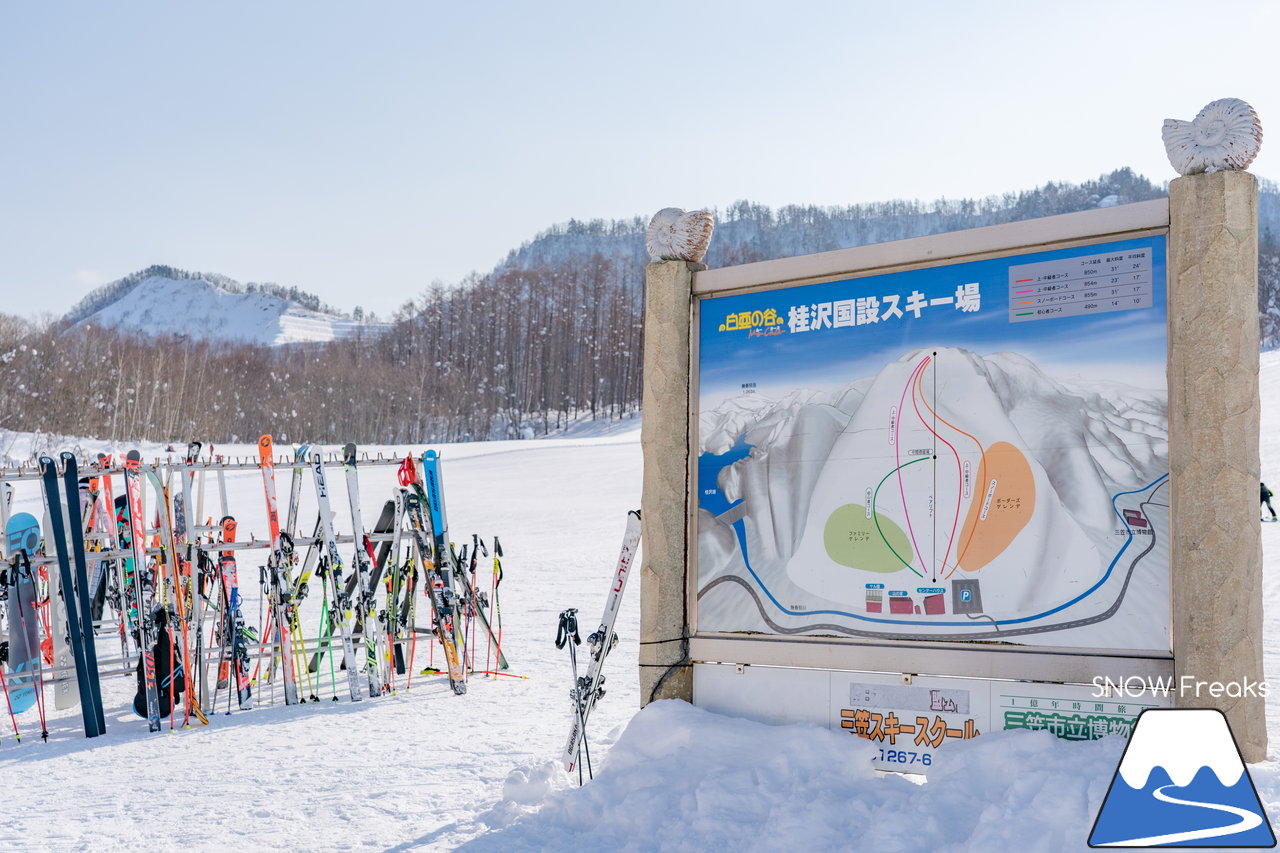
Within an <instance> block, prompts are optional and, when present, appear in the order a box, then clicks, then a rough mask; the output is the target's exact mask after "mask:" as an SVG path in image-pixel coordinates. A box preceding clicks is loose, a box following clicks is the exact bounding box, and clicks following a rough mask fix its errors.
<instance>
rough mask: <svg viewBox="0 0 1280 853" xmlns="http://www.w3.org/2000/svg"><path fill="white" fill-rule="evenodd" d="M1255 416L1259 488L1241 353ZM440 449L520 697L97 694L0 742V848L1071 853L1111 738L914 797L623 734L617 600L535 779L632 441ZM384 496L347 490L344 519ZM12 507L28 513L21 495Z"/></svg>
mask: <svg viewBox="0 0 1280 853" xmlns="http://www.w3.org/2000/svg"><path fill="white" fill-rule="evenodd" d="M1262 395H1263V429H1262V434H1263V438H1262V467H1263V473H1264V477H1265V476H1266V475H1267V474H1271V475H1272V476H1274V477H1276V479H1277V480H1280V353H1268V354H1264V355H1263V370H1262ZM84 446H85V448H86V449H90V450H92V449H95V448H93V447H91V446H90V444H88V443H85V444H84ZM440 449H441V451H442V452H443V454H444V458H445V464H446V488H447V495H448V500H449V521H450V527H451V530H452V532H453V533H454V536H455V539H456V540H457V541H459V542H463V541H469V539H470V534H471V533H472V532H475V533H479V534H481V535H482V536H485V537H486V538H491V537H492V536H493V534H495V533H496V534H498V535H499V536H500V537H501V538H502V543H503V547H504V549H505V551H506V555H507V556H506V558H505V560H504V566H505V569H506V581H505V582H504V585H503V587H502V593H503V594H502V608H503V623H504V626H505V634H504V646H505V648H506V651H507V654H508V656H509V657H510V659H511V664H512V667H513V671H515V672H517V673H519V674H522V675H527V676H528V679H527V680H517V679H499V680H497V681H494V680H488V679H483V678H474V679H473V680H472V682H471V686H470V689H469V692H468V693H467V694H466V695H465V696H460V697H459V696H454V695H452V694H451V693H450V691H449V690H448V687H447V685H446V684H445V683H444V682H443V680H442V679H441V678H439V677H434V678H433V677H420V676H415V680H414V683H413V687H412V690H411V691H408V692H405V691H403V690H401V692H400V693H398V694H397V695H396V696H392V697H384V698H380V699H373V700H370V699H366V700H364V701H363V702H361V703H359V704H351V703H348V702H345V701H344V702H339V703H333V702H329V701H327V699H326V701H323V702H321V703H318V704H307V705H304V706H301V707H291V708H286V707H282V706H279V707H262V708H258V709H255V710H253V711H251V712H245V713H239V712H237V713H233V714H231V715H229V716H228V715H222V714H218V715H215V716H213V717H211V721H210V725H209V726H208V727H207V728H206V727H193V728H192V729H190V730H187V731H182V730H179V731H177V732H175V733H173V734H169V733H168V731H167V727H166V730H165V732H164V733H161V734H158V735H149V734H148V733H147V731H146V725H145V723H144V722H143V721H141V720H139V719H138V718H137V717H135V716H133V715H132V713H131V712H130V711H129V710H127V708H126V704H127V700H128V698H129V697H130V695H131V694H132V691H133V686H132V679H129V678H123V677H121V678H116V679H111V680H109V681H108V682H107V685H106V689H107V695H106V699H107V705H108V721H107V725H108V731H107V734H106V735H105V736H104V737H102V738H99V739H97V740H93V741H90V740H85V739H84V738H83V737H82V736H81V734H80V721H79V716H78V713H77V712H75V711H69V712H59V714H58V715H57V717H56V719H55V720H54V722H53V724H52V725H51V736H50V740H49V743H48V744H42V743H40V742H39V740H38V738H33V737H32V736H31V733H30V726H31V725H32V724H31V720H32V719H33V718H34V717H33V714H34V712H28V713H27V714H26V715H23V722H24V723H25V724H26V725H27V727H28V728H27V732H26V734H25V735H24V739H23V743H22V744H20V745H19V744H14V742H13V740H12V737H6V738H5V739H4V740H3V741H0V790H2V791H3V792H4V795H5V800H6V808H5V809H4V810H3V816H2V817H0V849H4V850H10V849H12V850H94V851H100V850H134V849H140V848H146V849H176V848H183V849H187V850H223V849H227V848H228V847H233V848H235V849H246V850H257V849H274V850H319V849H324V850H451V849H457V848H461V849H464V850H474V851H512V850H573V851H611V850H635V851H644V850H662V851H667V850H671V851H685V850H687V851H709V850H725V851H728V850H733V851H757V850H758V851H773V850H780V849H796V850H872V851H921V853H924V851H937V850H943V851H983V853H986V851H1083V850H1087V849H1088V848H1087V846H1086V843H1085V839H1086V838H1087V836H1088V834H1089V831H1090V829H1091V828H1092V825H1093V820H1094V816H1095V815H1096V813H1097V810H1098V808H1099V806H1100V805H1101V802H1102V799H1103V797H1104V795H1105V793H1106V790H1107V786H1108V784H1109V783H1110V781H1111V777H1112V774H1113V773H1114V771H1115V769H1116V765H1117V763H1118V761H1119V758H1120V755H1121V753H1122V751H1123V748H1124V742H1123V741H1121V740H1117V739H1110V740H1103V741H1097V742H1092V743H1084V744H1078V743H1067V742H1064V741H1059V740H1056V739H1054V738H1053V737H1051V736H1050V735H1049V734H1047V733H1045V732H1025V731H1022V732H1007V733H987V734H984V735H983V736H982V737H980V738H977V739H974V740H972V741H968V742H962V743H958V744H956V745H954V746H952V747H948V750H947V761H946V762H945V763H943V764H941V765H940V766H939V767H937V768H935V769H934V771H933V772H932V774H931V776H930V778H929V780H928V781H927V782H925V783H923V784H922V783H921V782H920V781H919V780H918V779H911V778H907V777H902V776H896V775H884V774H878V773H875V772H873V771H871V770H870V769H869V767H868V761H869V757H870V753H871V749H870V747H869V745H868V744H867V743H865V742H862V741H859V740H858V739H856V738H852V737H849V736H847V735H842V734H838V733H833V732H830V731H827V730H825V729H820V728H815V727H808V726H795V725H790V726H769V725H763V724H760V723H755V722H750V721H746V720H738V719H732V718H727V717H721V716H717V715H714V714H710V713H708V712H705V711H702V710H699V709H696V708H691V707H689V706H687V705H684V704H682V703H678V702H659V703H655V704H654V705H651V706H650V707H649V708H647V709H646V710H644V711H643V712H641V713H636V709H637V706H638V703H639V701H638V700H639V697H638V687H637V673H636V660H637V645H636V636H637V632H638V622H639V620H638V600H639V590H638V588H632V589H630V590H629V591H628V593H629V594H628V597H627V599H626V601H625V603H624V606H623V610H622V614H621V617H620V619H619V625H618V630H619V633H620V634H621V636H622V638H623V642H622V644H621V645H620V646H619V647H618V648H617V649H616V650H615V652H614V653H613V655H611V656H610V658H609V661H608V665H607V666H606V670H605V672H606V675H607V676H608V686H609V694H608V696H607V697H606V698H605V699H604V700H602V701H601V703H600V704H599V705H598V706H597V709H596V711H595V713H594V715H593V716H592V719H591V723H590V727H589V730H590V734H591V737H592V739H591V747H592V758H593V761H594V764H595V769H596V779H595V781H594V782H591V783H589V784H588V785H586V786H585V787H583V788H581V789H579V788H578V787H577V786H576V783H573V782H571V781H570V780H568V779H567V778H565V775H564V774H563V772H562V771H561V770H560V768H559V764H558V762H557V761H556V753H557V751H558V750H559V749H560V747H561V746H562V744H563V743H564V740H565V738H566V736H567V719H566V717H567V713H568V712H567V707H566V706H567V697H566V694H567V690H568V688H569V674H568V673H569V663H568V656H567V654H566V653H565V652H564V651H560V650H557V649H556V648H555V647H554V645H553V642H552V640H553V637H554V634H555V627H556V615H557V614H558V613H559V611H560V610H562V609H563V608H565V607H569V606H576V607H579V608H580V609H581V610H582V618H583V623H584V626H586V625H590V624H592V623H593V622H594V621H595V620H596V619H597V618H598V613H599V611H600V609H601V608H602V607H603V605H604V596H605V589H604V587H605V583H606V578H607V576H608V574H609V572H610V570H611V568H612V566H613V563H614V561H615V560H616V558H617V551H618V547H619V544H620V538H621V535H622V530H623V526H624V521H625V513H626V511H627V510H628V509H631V508H634V507H635V506H637V505H638V502H639V498H640V471H641V457H640V448H639V443H638V432H636V431H635V430H631V431H629V432H622V433H619V434H614V435H608V436H599V437H593V438H569V439H553V440H547V441H538V442H498V443H491V444H470V445H451V446H444V447H441V448H440ZM222 450H226V452H231V453H235V452H237V451H236V450H231V449H229V448H227V449H220V452H222ZM238 450H239V452H241V453H243V454H244V455H248V453H249V451H250V448H247V447H246V448H240V449H238ZM158 451H159V448H148V449H147V453H146V455H155V454H156V453H157V452H158ZM390 476H391V475H390V473H389V471H388V470H387V469H370V470H368V471H366V472H364V473H363V474H362V477H361V488H362V492H363V495H364V509H365V514H366V518H368V519H370V520H371V519H372V517H373V515H374V514H376V511H377V502H378V501H380V500H381V499H382V498H383V497H384V496H385V494H389V492H390V489H391V480H390ZM285 479H286V478H285V477H283V476H282V477H281V480H282V484H283V481H284V480H285ZM1272 485H1273V486H1274V485H1275V484H1274V483H1273V484H1272ZM283 488H284V487H283V485H282V490H283ZM230 496H231V502H232V505H233V508H234V509H235V510H236V512H237V515H239V516H240V518H241V524H242V529H245V530H249V531H253V532H255V533H257V534H258V535H259V537H261V536H262V535H263V534H262V533H261V532H260V531H261V530H263V529H265V528H264V524H263V522H262V515H261V511H260V510H259V509H258V506H259V505H260V504H261V503H262V500H261V484H260V479H259V478H257V476H256V475H251V476H245V475H241V476H237V477H234V478H232V480H231V482H230ZM335 500H336V503H337V504H338V505H343V506H344V504H343V496H342V494H341V493H340V494H339V495H338V496H337V497H336V498H335ZM18 503H19V506H18V507H17V508H18V509H23V508H25V509H28V510H30V509H33V508H34V507H36V506H37V503H36V497H35V494H34V493H30V492H23V493H20V494H19V496H18ZM310 506H311V505H310V504H305V503H304V514H303V518H306V517H307V516H306V512H307V511H311V512H314V510H313V509H310V510H308V507H310ZM338 515H339V518H340V519H343V518H344V517H345V516H344V513H343V512H342V511H339V513H338ZM341 529H342V530H346V529H349V524H348V525H346V526H343V527H342V528H341ZM1263 545H1264V552H1265V560H1266V575H1265V581H1264V584H1265V596H1266V611H1265V619H1266V624H1265V636H1264V643H1265V645H1266V647H1267V654H1266V660H1265V663H1266V670H1267V675H1268V680H1269V681H1270V683H1272V684H1277V685H1280V525H1265V526H1264V528H1263ZM244 562H245V561H243V560H242V566H243V565H244ZM241 571H242V574H243V573H244V571H245V570H244V569H243V568H242V569H241ZM256 604H257V603H256V600H255V599H250V600H249V602H248V606H249V607H250V609H251V610H252V608H254V607H256ZM103 642H105V640H104V641H103ZM106 647H107V646H105V645H104V646H103V648H106ZM421 663H422V662H421V660H420V661H419V664H420V665H421ZM325 695H326V696H327V694H325ZM1267 711H1268V727H1269V730H1270V732H1271V739H1272V747H1271V757H1270V759H1269V760H1268V761H1266V762H1264V763H1261V764H1258V765H1253V766H1251V767H1250V773H1251V776H1252V778H1253V781H1254V782H1255V784H1256V785H1257V788H1258V791H1259V794H1260V796H1261V798H1262V801H1263V804H1264V806H1265V807H1266V808H1267V810H1268V812H1269V814H1270V816H1271V817H1272V819H1273V822H1274V821H1275V819H1276V816H1277V815H1280V691H1275V692H1273V693H1272V695H1271V697H1270V698H1269V699H1268V706H1267ZM5 722H7V721H5Z"/></svg>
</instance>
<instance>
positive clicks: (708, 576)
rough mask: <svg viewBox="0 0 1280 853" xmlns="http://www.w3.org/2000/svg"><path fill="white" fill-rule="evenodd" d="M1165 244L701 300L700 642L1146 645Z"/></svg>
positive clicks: (1156, 579) (1153, 556)
mask: <svg viewBox="0 0 1280 853" xmlns="http://www.w3.org/2000/svg"><path fill="white" fill-rule="evenodd" d="M1165 280H1166V272H1165V243H1164V238H1163V237H1146V238H1141V239H1136V240H1129V241H1123V242H1113V243H1104V244H1094V245H1088V246H1080V247H1076V248H1072V249H1064V250H1057V251H1052V252H1037V253H1027V254H1021V255H1014V256H1007V257H1002V258H997V259H991V260H983V261H975V262H969V263H963V264H953V265H950V266H940V267H933V268H927V269H914V270H909V271H905V272H899V273H892V274H887V275H879V276H870V277H863V278H855V279H849V280H845V281H836V282H828V283H820V284H810V285H803V286H799V287H791V288H785V289H775V290H767V291H757V292H752V293H747V294H739V295H733V296H723V297H708V298H704V299H702V300H701V301H700V303H699V306H698V350H697V361H696V364H697V375H698V400H697V436H698V445H697V446H698V459H697V474H696V492H695V494H696V498H697V506H698V510H697V544H698V561H697V567H698V603H697V625H698V630H699V631H703V632H763V633H772V634H815V635H839V636H853V637H867V638H889V639H927V640H931V641H937V640H943V641H948V640H949V641H984V642H1007V643H1022V644H1033V645H1042V646H1055V647H1080V648H1107V649H1123V650H1141V651H1154V652H1168V651H1169V648H1170V636H1169V604H1168V602H1169V558H1168V504H1169V491H1168V412H1167V408H1168V392H1167V386H1166V380H1165V365H1166V359H1167V333H1166V307H1165V305H1166V291H1165V287H1166V285H1165Z"/></svg>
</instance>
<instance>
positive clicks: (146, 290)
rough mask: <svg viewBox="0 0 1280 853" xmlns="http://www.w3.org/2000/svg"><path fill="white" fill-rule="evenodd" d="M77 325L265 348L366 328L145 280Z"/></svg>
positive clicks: (196, 284)
mask: <svg viewBox="0 0 1280 853" xmlns="http://www.w3.org/2000/svg"><path fill="white" fill-rule="evenodd" d="M77 325H78V326H100V327H108V328H114V329H118V330H119V331H122V332H141V333H142V334H146V335H154V334H156V333H157V330H163V331H164V333H165V334H166V335H177V336H179V337H186V338H190V339H192V340H204V341H234V342H237V343H253V344H261V345H264V346H277V345H280V344H294V343H305V342H309V341H311V342H322V341H331V340H334V339H335V338H341V337H345V336H347V335H350V334H353V333H354V332H355V331H357V330H358V329H361V328H364V326H363V325H362V324H361V323H359V322H357V321H355V320H352V319H348V318H345V317H338V316H335V315H333V314H322V313H320V312H318V311H312V310H310V309H307V308H303V307H302V306H301V305H298V304H297V303H294V302H290V301H289V300H287V299H281V298H280V297H278V296H273V295H271V294H269V293H263V292H254V293H228V292H227V291H225V290H223V289H221V288H219V287H217V286H216V285H214V284H211V283H209V282H207V281H203V280H201V279H184V280H175V279H171V278H165V277H164V276H159V275H153V276H150V277H148V278H145V279H143V280H142V281H141V282H139V283H138V285H137V286H136V287H134V288H133V289H132V290H130V291H129V292H128V293H127V294H125V295H124V296H122V297H121V298H120V299H117V300H116V301H114V302H112V303H111V304H110V305H107V306H106V307H104V308H102V309H100V310H99V311H97V312H95V313H93V314H91V315H90V316H88V317H86V318H84V319H83V320H81V321H80V322H79V323H78V324H77Z"/></svg>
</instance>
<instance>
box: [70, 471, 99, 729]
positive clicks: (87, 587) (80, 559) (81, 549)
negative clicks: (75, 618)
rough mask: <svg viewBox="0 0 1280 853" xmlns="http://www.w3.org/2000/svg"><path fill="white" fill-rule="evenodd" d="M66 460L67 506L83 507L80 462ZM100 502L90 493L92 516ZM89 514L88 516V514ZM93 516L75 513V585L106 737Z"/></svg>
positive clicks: (95, 702) (96, 706)
mask: <svg viewBox="0 0 1280 853" xmlns="http://www.w3.org/2000/svg"><path fill="white" fill-rule="evenodd" d="M59 458H60V459H61V460H62V486H63V489H64V491H66V493H67V506H68V508H71V507H80V506H82V504H81V503H80V501H79V490H80V477H79V473H80V472H79V463H78V462H77V461H76V457H75V454H74V453H68V452H66V451H63V452H62V454H61V455H60V456H59ZM73 488H74V489H76V499H75V500H73V499H72V497H71V493H72V492H71V490H72V489H73ZM97 506H98V501H97V497H96V495H94V494H93V491H92V489H90V491H89V495H88V503H87V507H86V508H87V510H88V513H94V512H96V509H97ZM88 513H87V514H88ZM92 519H93V516H92V515H90V517H89V518H88V519H80V520H79V523H77V519H76V516H75V513H74V512H71V519H70V521H71V523H70V526H69V529H70V530H71V542H70V543H69V544H70V548H71V558H72V565H73V566H74V567H75V584H76V589H77V590H78V591H79V595H78V599H79V604H80V626H81V633H82V635H83V637H84V659H85V666H86V668H87V669H88V672H89V690H90V692H91V693H92V694H93V697H92V700H93V708H94V714H95V715H96V717H97V724H98V725H97V728H98V733H99V734H102V733H103V732H105V731H106V730H107V721H106V714H105V712H104V711H103V708H102V683H101V678H100V677H99V675H98V648H97V642H96V640H95V638H94V629H93V605H94V601H95V600H96V594H95V593H96V588H95V587H94V585H93V584H92V583H91V582H90V580H89V567H88V564H87V562H86V557H85V553H86V551H87V550H88V549H87V547H86V544H85V530H86V529H87V528H88V527H89V524H88V523H86V522H88V521H91V520H92Z"/></svg>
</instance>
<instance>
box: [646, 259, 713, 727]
mask: <svg viewBox="0 0 1280 853" xmlns="http://www.w3.org/2000/svg"><path fill="white" fill-rule="evenodd" d="M704 269H706V267H705V266H704V265H702V264H694V263H688V262H686V261H659V262H657V263H652V264H649V266H648V267H647V268H646V269H645V300H644V393H643V396H642V398H641V403H640V410H641V413H642V416H643V421H642V423H641V428H640V447H641V449H642V451H643V453H644V486H643V488H644V493H643V495H642V497H641V501H640V507H641V513H640V517H641V524H642V527H641V531H642V532H641V540H640V542H641V544H640V552H641V556H642V561H641V568H640V704H641V706H642V707H643V706H644V705H647V704H648V703H649V702H650V701H652V700H653V699H684V700H685V701H686V702H691V701H693V677H692V668H691V667H690V665H689V657H688V651H689V643H688V638H689V629H688V624H689V610H688V605H687V597H686V583H687V580H688V573H689V554H688V546H689V522H688V519H689V516H688V511H687V505H686V502H685V499H686V492H687V490H688V485H689V352H690V350H689V325H690V319H691V317H692V313H691V309H692V303H693V296H692V292H693V273H695V272H697V271H698V270H704Z"/></svg>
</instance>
